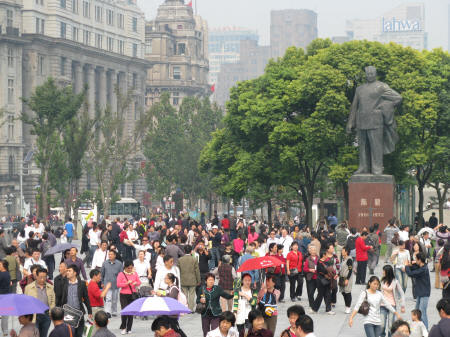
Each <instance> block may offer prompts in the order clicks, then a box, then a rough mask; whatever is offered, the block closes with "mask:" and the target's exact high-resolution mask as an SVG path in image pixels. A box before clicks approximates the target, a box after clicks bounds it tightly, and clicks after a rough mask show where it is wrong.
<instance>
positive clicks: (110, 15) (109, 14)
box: [106, 9, 114, 26]
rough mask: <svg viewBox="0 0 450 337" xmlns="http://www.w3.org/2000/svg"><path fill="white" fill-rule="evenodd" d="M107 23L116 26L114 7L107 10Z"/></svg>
mask: <svg viewBox="0 0 450 337" xmlns="http://www.w3.org/2000/svg"><path fill="white" fill-rule="evenodd" d="M106 23H107V24H108V25H110V26H114V12H113V10H112V9H107V10H106Z"/></svg>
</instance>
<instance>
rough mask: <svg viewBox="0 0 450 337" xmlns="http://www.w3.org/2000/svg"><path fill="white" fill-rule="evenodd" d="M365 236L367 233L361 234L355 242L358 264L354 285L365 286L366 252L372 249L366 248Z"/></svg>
mask: <svg viewBox="0 0 450 337" xmlns="http://www.w3.org/2000/svg"><path fill="white" fill-rule="evenodd" d="M367 236H368V233H367V232H362V233H361V236H360V237H358V238H357V239H356V241H355V249H356V261H357V263H358V267H357V269H356V282H355V283H356V284H366V271H367V260H368V259H369V256H368V254H367V251H368V250H369V249H372V248H373V247H372V246H366V243H365V241H366V239H367Z"/></svg>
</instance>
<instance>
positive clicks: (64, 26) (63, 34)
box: [61, 22, 67, 39]
mask: <svg viewBox="0 0 450 337" xmlns="http://www.w3.org/2000/svg"><path fill="white" fill-rule="evenodd" d="M66 28H67V25H66V24H65V23H64V22H61V38H63V39H65V38H66Z"/></svg>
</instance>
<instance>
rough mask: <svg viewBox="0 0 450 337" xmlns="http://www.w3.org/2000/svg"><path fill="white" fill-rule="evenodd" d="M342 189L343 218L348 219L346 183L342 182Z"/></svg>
mask: <svg viewBox="0 0 450 337" xmlns="http://www.w3.org/2000/svg"><path fill="white" fill-rule="evenodd" d="M342 191H343V193H344V220H348V216H349V199H348V183H342Z"/></svg>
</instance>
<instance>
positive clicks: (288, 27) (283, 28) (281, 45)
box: [270, 9, 318, 58]
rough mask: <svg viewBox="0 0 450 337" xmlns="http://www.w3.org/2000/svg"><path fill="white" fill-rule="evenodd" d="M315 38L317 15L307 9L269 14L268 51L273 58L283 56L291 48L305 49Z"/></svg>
mask: <svg viewBox="0 0 450 337" xmlns="http://www.w3.org/2000/svg"><path fill="white" fill-rule="evenodd" d="M317 36H318V33H317V13H315V12H313V11H311V10H307V9H285V10H279V11H271V12H270V49H271V56H272V57H273V58H276V57H281V56H283V55H284V53H285V51H286V49H287V48H289V47H291V46H295V47H301V48H306V47H307V46H308V45H309V44H310V43H311V41H313V40H314V39H316V38H317Z"/></svg>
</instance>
